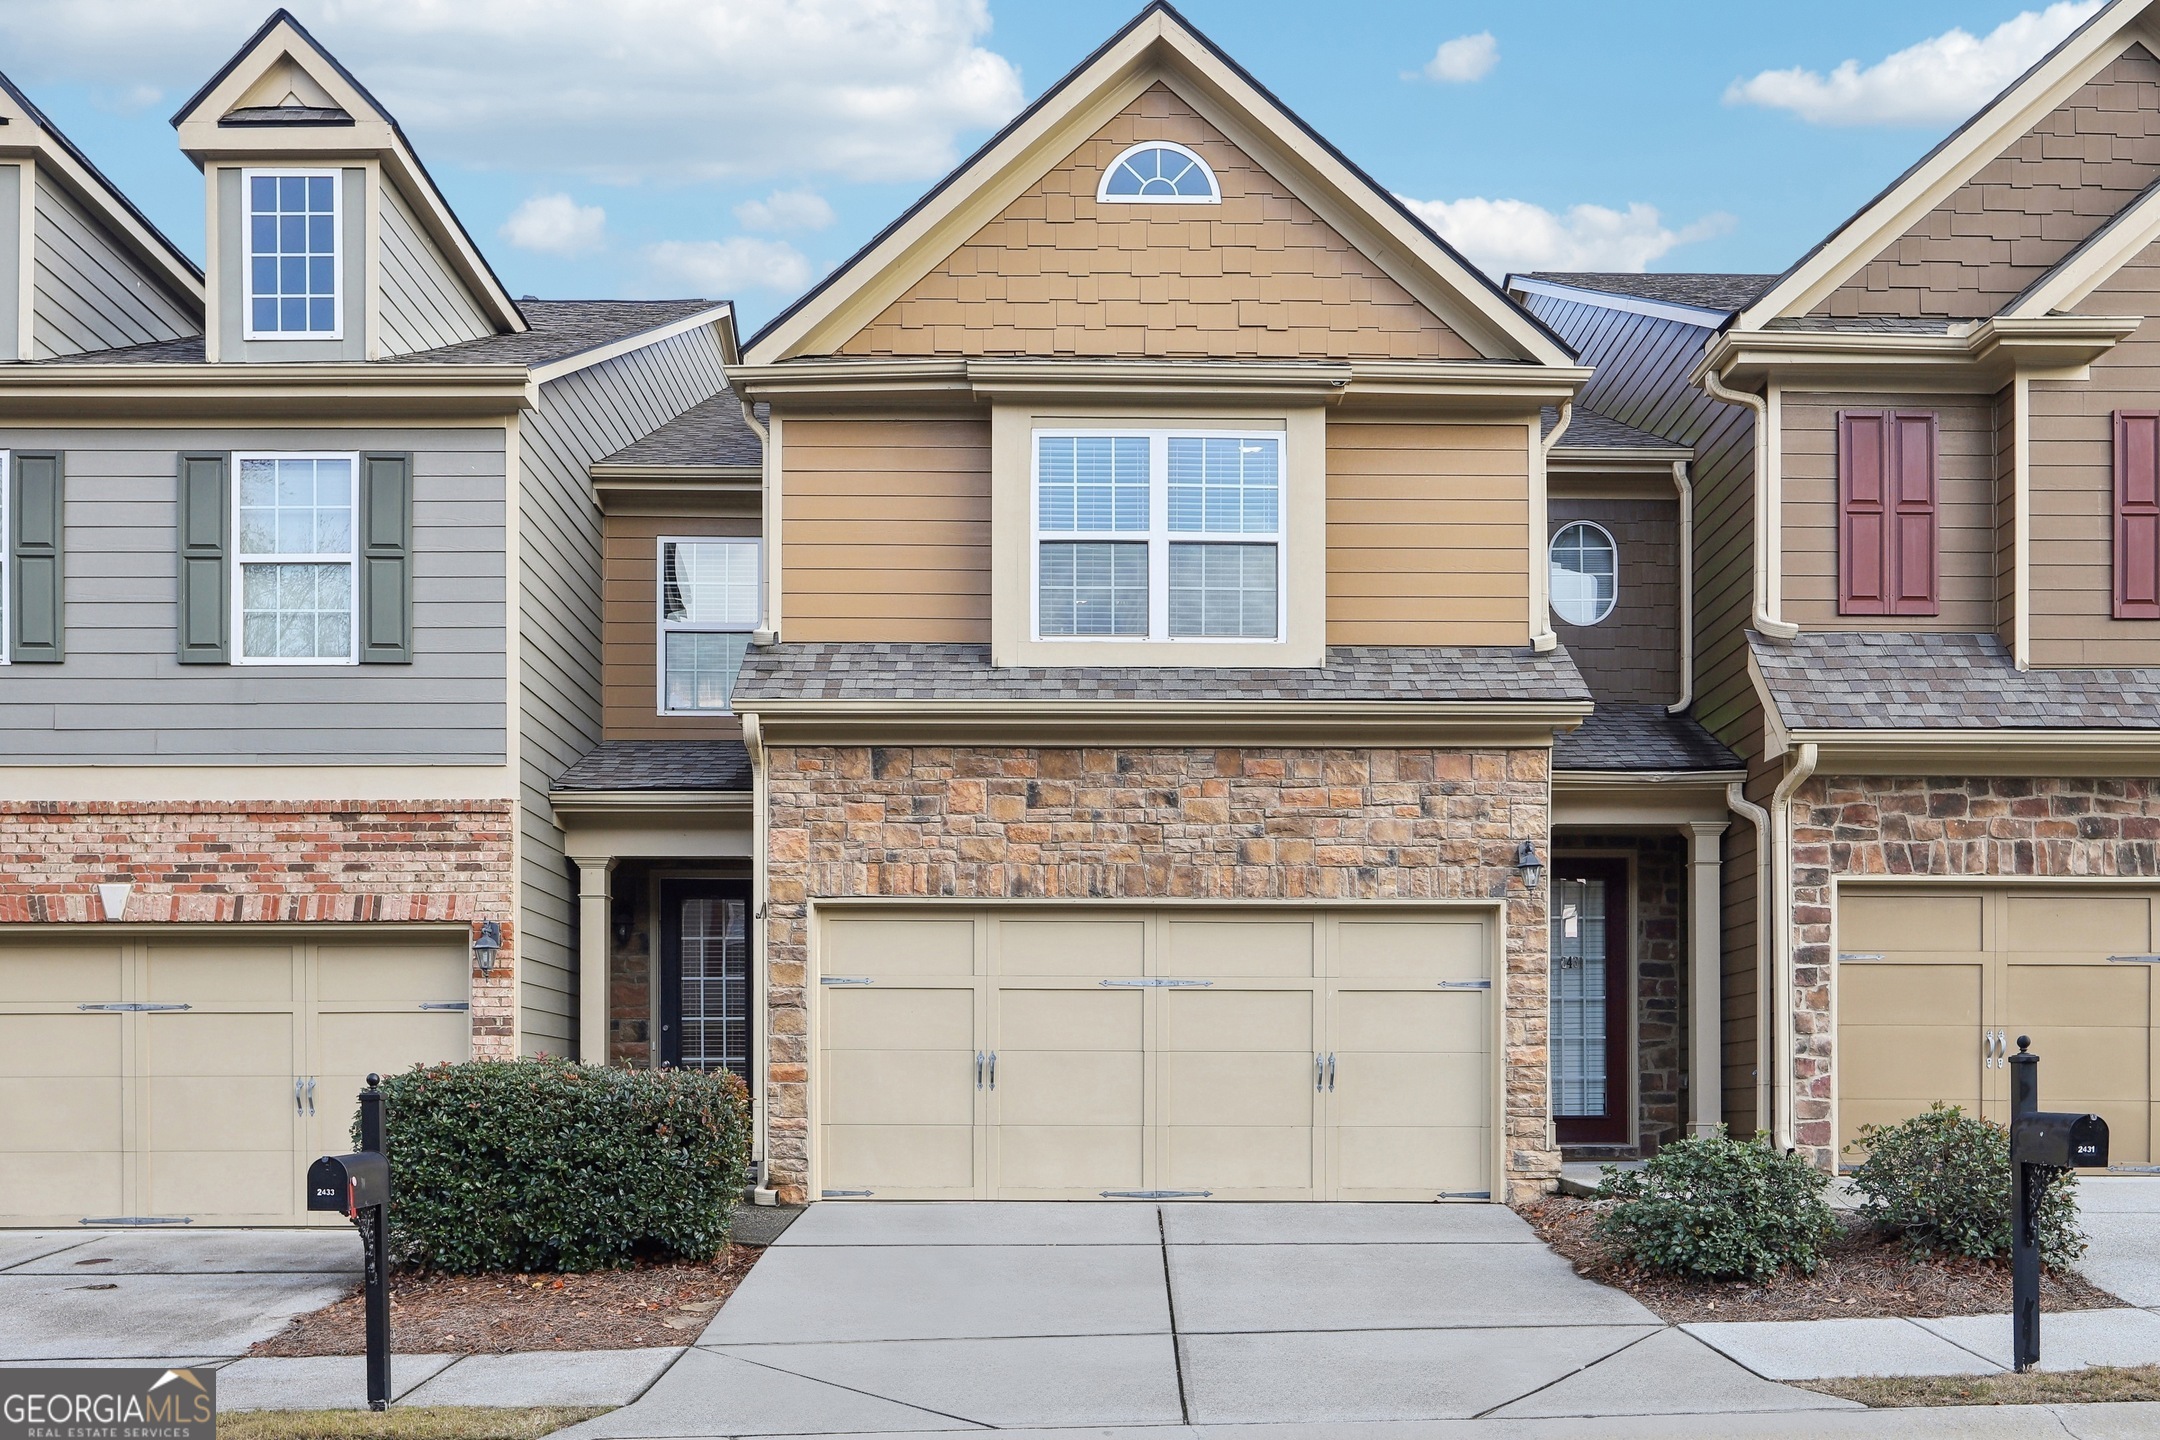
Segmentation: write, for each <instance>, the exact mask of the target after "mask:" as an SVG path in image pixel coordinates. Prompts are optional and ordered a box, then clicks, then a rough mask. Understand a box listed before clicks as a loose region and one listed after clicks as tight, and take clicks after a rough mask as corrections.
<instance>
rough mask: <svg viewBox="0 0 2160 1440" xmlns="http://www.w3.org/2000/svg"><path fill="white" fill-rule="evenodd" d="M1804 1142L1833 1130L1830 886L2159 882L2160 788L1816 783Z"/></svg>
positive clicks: (1806, 955)
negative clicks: (2009, 880) (1886, 880)
mask: <svg viewBox="0 0 2160 1440" xmlns="http://www.w3.org/2000/svg"><path fill="white" fill-rule="evenodd" d="M1792 818H1793V829H1792V836H1793V847H1792V897H1793V914H1792V926H1793V991H1794V993H1793V1005H1794V1008H1795V1014H1794V1022H1793V1023H1794V1030H1795V1036H1794V1042H1795V1043H1794V1049H1795V1054H1794V1062H1793V1063H1794V1107H1795V1108H1794V1126H1795V1131H1794V1139H1795V1141H1796V1143H1797V1144H1798V1145H1799V1146H1800V1147H1801V1148H1802V1149H1803V1150H1804V1151H1806V1152H1807V1153H1808V1154H1809V1155H1810V1156H1811V1157H1812V1158H1813V1159H1814V1161H1815V1162H1816V1163H1817V1164H1818V1165H1821V1166H1823V1167H1824V1168H1830V1167H1832V1166H1834V1165H1835V1164H1836V1163H1837V1137H1836V1136H1835V1135H1834V1134H1832V1133H1831V1120H1830V1098H1831V1075H1832V1063H1833V1060H1834V1057H1833V1055H1832V1054H1831V1032H1830V975H1831V968H1832V961H1833V959H1834V957H1833V956H1832V955H1831V953H1830V931H1831V904H1830V885H1831V881H1832V879H1833V878H1834V877H1837V876H1855V875H1866V876H1910V877H1912V878H1914V879H1925V878H1929V877H1938V876H1944V875H2004V876H2014V875H2045V876H2059V877H2061V878H2063V879H2076V878H2079V877H2083V876H2136V877H2149V878H2160V781H2156V780H2148V779H2123V780H2112V779H2109V780H2076V779H2067V780H2066V779H2036V780H2027V779H2014V778H2009V777H2004V776H1979V777H1970V778H1966V777H1956V776H1951V777H1941V776H1927V777H1912V776H1896V777H1891V776H1874V775H1870V776H1860V777H1846V776H1821V775H1818V776H1815V777H1814V778H1812V779H1810V780H1809V781H1808V782H1807V783H1806V784H1804V785H1802V786H1801V787H1800V789H1799V791H1798V792H1797V793H1796V794H1795V795H1794V797H1793V805H1792Z"/></svg>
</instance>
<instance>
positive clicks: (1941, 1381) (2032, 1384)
mask: <svg viewBox="0 0 2160 1440" xmlns="http://www.w3.org/2000/svg"><path fill="white" fill-rule="evenodd" d="M1789 1383H1791V1384H1795V1385H1798V1386H1799V1387H1800V1388H1801V1389H1803V1390H1814V1391H1818V1392H1820V1393H1821V1394H1824V1395H1835V1396H1837V1397H1838V1398H1839V1399H1840V1400H1857V1401H1859V1402H1860V1403H1861V1404H1862V1405H1872V1406H1875V1407H1877V1408H1891V1407H1897V1406H1904V1405H2098V1404H2104V1403H2108V1402H2113V1401H2123V1400H2146V1401H2151V1400H2160V1365H2136V1366H2131V1367H2129V1368H2127V1369H2120V1370H2118V1369H2116V1368H2114V1367H2113V1366H2108V1365H2095V1366H2093V1367H2092V1368H2091V1369H2089V1370H2056V1371H2050V1370H2035V1371H2031V1372H2029V1373H2027V1374H2024V1375H1923V1376H1905V1375H1899V1376H1883V1375H1871V1376H1868V1377H1866V1378H1864V1379H1858V1380H1795V1381H1791V1382H1789Z"/></svg>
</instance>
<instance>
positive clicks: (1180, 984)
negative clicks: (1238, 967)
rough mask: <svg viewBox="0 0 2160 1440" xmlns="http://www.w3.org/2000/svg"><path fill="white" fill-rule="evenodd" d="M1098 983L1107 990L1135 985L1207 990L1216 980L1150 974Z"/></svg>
mask: <svg viewBox="0 0 2160 1440" xmlns="http://www.w3.org/2000/svg"><path fill="white" fill-rule="evenodd" d="M1096 983H1097V984H1099V985H1101V986H1102V987H1103V988H1104V989H1106V990H1108V989H1121V988H1130V987H1133V986H1138V987H1139V988H1141V989H1144V990H1205V989H1207V988H1208V987H1209V986H1211V985H1213V984H1214V983H1215V982H1214V981H1213V980H1164V979H1159V978H1157V977H1156V976H1153V975H1150V976H1148V977H1146V978H1145V979H1141V980H1099V981H1097V982H1096Z"/></svg>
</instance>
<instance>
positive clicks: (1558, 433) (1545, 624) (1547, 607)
mask: <svg viewBox="0 0 2160 1440" xmlns="http://www.w3.org/2000/svg"><path fill="white" fill-rule="evenodd" d="M1574 419H1575V402H1574V401H1573V400H1572V399H1569V400H1562V401H1561V402H1560V418H1559V420H1558V421H1557V422H1556V423H1555V424H1554V425H1553V428H1552V434H1550V435H1547V436H1546V437H1545V439H1544V443H1542V444H1541V445H1539V446H1538V451H1537V473H1536V474H1535V475H1532V476H1531V477H1530V607H1531V608H1530V648H1531V649H1532V650H1534V651H1536V652H1538V653H1539V654H1541V655H1542V654H1544V653H1546V652H1547V651H1551V650H1555V649H1558V648H1559V645H1560V637H1559V636H1558V635H1555V634H1554V633H1553V628H1552V595H1551V593H1550V592H1551V588H1552V561H1551V560H1550V558H1548V555H1547V548H1548V547H1549V546H1550V544H1551V543H1552V536H1551V534H1550V532H1551V529H1552V525H1551V523H1550V522H1549V520H1548V519H1547V515H1548V512H1547V509H1546V496H1545V470H1546V467H1547V466H1548V465H1550V464H1551V463H1552V452H1553V447H1554V446H1556V445H1558V444H1559V443H1560V440H1561V437H1563V436H1565V435H1566V434H1567V428H1568V426H1569V425H1570V424H1571V423H1572V422H1573V421H1574Z"/></svg>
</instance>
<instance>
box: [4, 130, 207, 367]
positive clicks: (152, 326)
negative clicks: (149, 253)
mask: <svg viewBox="0 0 2160 1440" xmlns="http://www.w3.org/2000/svg"><path fill="white" fill-rule="evenodd" d="M19 173H20V172H19V171H18V174H19ZM35 189H36V192H37V193H36V198H35V204H36V206H37V213H36V215H35V216H34V217H33V220H32V248H33V251H34V256H33V261H32V263H33V265H34V272H33V274H32V277H31V300H30V350H31V357H32V358H34V359H39V360H46V359H51V358H53V357H55V356H61V355H80V354H82V353H83V352H84V351H86V350H112V349H117V348H119V347H120V346H123V345H147V344H149V343H151V342H152V341H156V340H177V339H180V338H181V337H183V336H187V335H200V334H201V333H202V326H201V324H200V323H198V322H197V320H196V318H195V315H194V311H193V309H192V307H190V306H188V305H185V304H183V303H182V302H181V301H179V300H177V299H175V298H174V297H173V296H172V295H170V294H168V293H167V292H166V290H165V288H164V287H163V286H162V285H160V284H159V283H158V282H157V281H156V280H154V279H152V278H151V276H150V275H149V273H148V272H147V271H145V270H144V269H143V268H142V266H141V265H140V264H139V263H138V262H137V261H136V260H135V259H134V257H132V256H131V255H129V254H128V253H127V251H126V250H125V249H123V248H122V247H121V246H120V245H119V244H118V242H116V241H115V240H114V239H113V238H112V237H111V236H110V235H108V234H107V233H106V232H105V230H104V228H103V227H102V226H100V225H99V224H98V223H97V221H95V220H93V219H91V217H90V214H89V212H88V211H86V210H84V209H83V208H82V206H80V205H78V204H77V203H75V200H74V197H72V196H70V195H69V194H67V193H66V192H65V191H64V190H62V189H61V188H60V187H59V186H57V185H55V184H54V183H53V182H52V180H51V179H50V178H49V177H47V176H45V175H43V174H40V175H38V176H37V177H36V186H35Z"/></svg>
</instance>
